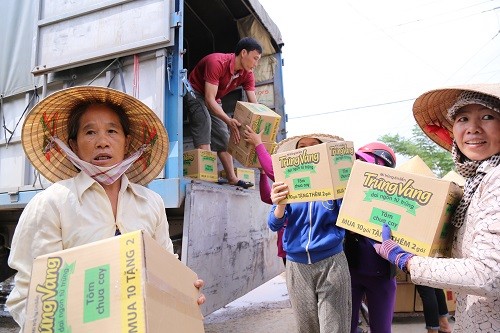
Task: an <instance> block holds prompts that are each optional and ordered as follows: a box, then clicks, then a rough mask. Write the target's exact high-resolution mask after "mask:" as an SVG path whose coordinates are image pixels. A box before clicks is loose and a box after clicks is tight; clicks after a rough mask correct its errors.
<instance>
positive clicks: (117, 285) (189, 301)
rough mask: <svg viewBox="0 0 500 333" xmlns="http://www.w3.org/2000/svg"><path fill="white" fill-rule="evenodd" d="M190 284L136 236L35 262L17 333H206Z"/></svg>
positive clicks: (180, 268)
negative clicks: (20, 331) (24, 308)
mask: <svg viewBox="0 0 500 333" xmlns="http://www.w3.org/2000/svg"><path fill="white" fill-rule="evenodd" d="M196 279H197V275H196V273H194V272H193V271H192V270H191V269H189V268H188V267H187V266H186V265H184V264H183V263H181V262H180V261H179V259H177V257H176V256H175V255H173V254H171V253H169V252H167V251H166V250H165V249H164V248H162V247H161V246H160V245H159V244H158V243H157V242H156V241H155V240H154V239H152V238H151V237H149V236H148V235H146V234H144V233H143V232H142V231H135V232H131V233H127V234H123V235H121V236H117V237H112V238H108V239H105V240H101V241H97V242H94V243H90V244H86V245H82V246H78V247H74V248H71V249H67V250H64V251H59V252H54V253H51V254H47V255H44V256H40V257H37V258H36V259H35V261H34V263H33V269H32V276H31V282H30V287H29V292H28V299H27V304H26V321H25V324H24V327H23V329H22V332H24V333H28V332H72V333H80V332H81V333H84V332H85V333H86V332H136V333H156V332H164V331H165V328H166V327H168V328H169V330H170V331H172V332H189V333H197V332H204V328H203V316H202V314H201V310H200V307H199V306H198V303H197V298H198V293H199V292H198V289H197V288H195V286H194V282H195V280H196Z"/></svg>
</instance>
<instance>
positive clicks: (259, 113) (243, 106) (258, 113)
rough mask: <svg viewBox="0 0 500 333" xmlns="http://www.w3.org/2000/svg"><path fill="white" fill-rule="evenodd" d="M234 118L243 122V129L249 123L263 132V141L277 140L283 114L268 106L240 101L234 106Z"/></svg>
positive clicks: (255, 129) (257, 131) (257, 130)
mask: <svg viewBox="0 0 500 333" xmlns="http://www.w3.org/2000/svg"><path fill="white" fill-rule="evenodd" d="M233 118H234V119H236V120H238V121H239V122H240V123H241V129H242V130H243V129H244V128H245V125H249V126H250V127H251V128H252V129H253V130H254V131H255V133H261V135H262V136H261V137H262V142H275V141H276V136H277V134H278V128H279V126H280V120H281V116H280V115H279V114H277V113H276V112H274V111H273V110H271V109H270V108H268V107H267V106H265V105H263V104H259V103H248V102H241V101H238V102H236V107H235V108H234V114H233ZM229 141H230V142H231V141H233V140H229ZM242 141H243V140H242Z"/></svg>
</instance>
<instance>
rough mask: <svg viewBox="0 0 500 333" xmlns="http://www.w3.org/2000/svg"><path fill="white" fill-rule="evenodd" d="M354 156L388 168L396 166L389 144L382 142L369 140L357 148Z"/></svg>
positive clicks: (394, 155)
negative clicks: (369, 141)
mask: <svg viewBox="0 0 500 333" xmlns="http://www.w3.org/2000/svg"><path fill="white" fill-rule="evenodd" d="M356 157H358V158H360V159H362V160H364V161H365V162H369V163H374V164H380V165H385V166H387V167H389V168H394V167H395V166H396V154H394V150H392V149H391V148H390V147H389V146H387V145H386V144H385V143H382V142H371V143H369V144H366V145H364V146H363V147H361V148H359V149H358V151H357V152H356Z"/></svg>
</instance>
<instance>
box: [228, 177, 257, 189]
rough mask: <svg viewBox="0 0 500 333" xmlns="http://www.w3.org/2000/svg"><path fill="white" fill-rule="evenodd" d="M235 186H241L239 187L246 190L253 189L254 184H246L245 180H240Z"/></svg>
mask: <svg viewBox="0 0 500 333" xmlns="http://www.w3.org/2000/svg"><path fill="white" fill-rule="evenodd" d="M232 185H234V186H239V187H243V188H244V189H247V188H249V187H252V186H253V185H254V184H253V183H252V182H246V181H244V180H241V179H240V180H238V182H237V183H236V184H232Z"/></svg>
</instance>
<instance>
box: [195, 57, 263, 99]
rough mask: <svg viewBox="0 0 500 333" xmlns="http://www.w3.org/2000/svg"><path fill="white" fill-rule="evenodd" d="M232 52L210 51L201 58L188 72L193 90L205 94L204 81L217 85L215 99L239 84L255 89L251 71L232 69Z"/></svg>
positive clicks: (233, 60)
mask: <svg viewBox="0 0 500 333" xmlns="http://www.w3.org/2000/svg"><path fill="white" fill-rule="evenodd" d="M235 59H236V56H235V54H234V53H212V54H209V55H207V56H205V57H204V58H203V59H201V60H200V61H199V62H198V63H197V64H196V66H195V67H194V68H193V70H192V71H191V73H190V74H189V82H190V83H191V86H192V87H193V89H194V90H196V91H197V92H198V93H200V94H202V95H205V82H208V83H211V84H214V85H216V86H218V87H219V88H218V90H217V95H216V96H215V99H216V100H217V102H220V99H221V98H222V97H224V96H226V95H227V94H228V93H229V92H231V91H233V90H234V89H236V88H237V87H239V86H242V87H243V90H245V91H254V90H255V78H254V76H253V72H249V71H245V70H239V71H238V72H235V71H234V62H235Z"/></svg>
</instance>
